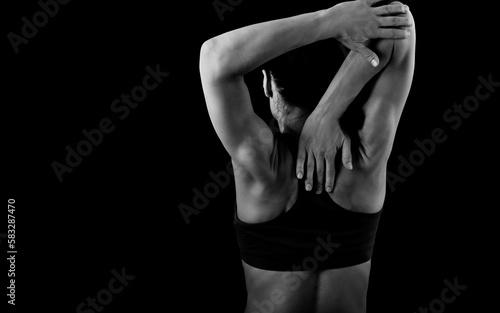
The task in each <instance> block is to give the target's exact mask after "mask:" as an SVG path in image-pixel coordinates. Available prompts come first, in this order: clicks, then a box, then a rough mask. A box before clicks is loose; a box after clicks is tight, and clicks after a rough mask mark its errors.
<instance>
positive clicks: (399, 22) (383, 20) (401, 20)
mask: <svg viewBox="0 0 500 313" xmlns="http://www.w3.org/2000/svg"><path fill="white" fill-rule="evenodd" d="M378 22H379V25H380V26H382V27H410V26H412V21H411V19H410V18H409V17H406V16H384V17H380V18H378Z"/></svg>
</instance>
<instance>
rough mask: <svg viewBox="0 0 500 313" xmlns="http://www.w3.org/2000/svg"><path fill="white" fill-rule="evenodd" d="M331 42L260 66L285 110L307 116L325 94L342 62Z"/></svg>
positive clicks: (337, 50)
mask: <svg viewBox="0 0 500 313" xmlns="http://www.w3.org/2000/svg"><path fill="white" fill-rule="evenodd" d="M339 52H341V49H340V48H339V47H338V46H337V45H335V43H334V41H333V40H323V41H319V42H316V43H313V44H310V45H307V46H304V47H301V48H298V49H295V50H292V51H290V52H287V53H285V54H283V55H281V56H279V57H277V58H275V59H273V60H271V61H269V62H267V63H266V64H264V65H263V69H265V70H267V71H269V72H270V73H271V75H272V77H273V80H274V82H275V84H276V86H277V87H278V89H279V92H280V95H281V97H282V98H283V100H284V101H285V102H286V105H288V106H295V107H299V108H301V109H302V110H303V111H304V114H307V115H309V114H310V113H311V112H312V111H313V110H314V108H315V107H316V105H317V104H318V102H319V100H320V99H321V97H322V96H323V94H324V93H325V91H326V89H327V88H328V85H329V84H330V82H331V80H332V79H333V77H334V75H335V73H336V72H337V68H338V64H340V62H339V61H342V58H341V54H340V55H339Z"/></svg>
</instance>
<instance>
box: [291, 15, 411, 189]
mask: <svg viewBox="0 0 500 313" xmlns="http://www.w3.org/2000/svg"><path fill="white" fill-rule="evenodd" d="M404 16H405V17H406V18H408V20H409V22H408V25H407V26H405V29H408V31H410V32H411V33H413V32H414V27H413V17H412V16H411V13H410V12H409V10H408V11H407V13H405V14H404ZM410 39H411V40H410ZM410 39H405V40H402V41H399V40H396V41H394V40H382V41H380V40H374V41H367V42H366V43H365V44H366V45H367V46H368V47H370V48H371V49H372V50H374V51H375V52H377V54H379V56H380V66H378V67H376V68H373V67H371V66H369V65H367V64H366V62H365V61H364V59H363V58H362V57H361V56H360V55H359V54H358V53H354V52H351V53H349V55H348V56H347V58H346V59H345V61H344V63H343V64H342V66H341V67H340V69H339V71H338V72H337V74H336V75H335V77H334V78H333V80H332V82H331V83H330V86H329V87H328V89H327V91H326V92H325V94H324V96H323V97H322V99H321V100H320V102H319V104H318V106H317V107H316V109H315V110H314V112H313V113H311V115H310V116H309V118H308V119H307V121H306V123H305V124H304V127H303V130H302V133H301V137H300V141H299V150H298V156H297V176H298V177H299V178H302V177H303V176H306V182H305V186H306V189H307V190H312V189H313V185H314V189H315V190H316V192H317V193H320V192H321V191H322V189H323V185H324V186H325V190H326V191H327V192H331V191H333V187H334V181H335V174H336V173H335V157H336V154H337V151H338V150H339V149H342V163H343V165H344V167H345V168H347V169H349V170H352V169H353V165H352V157H351V151H350V148H351V147H350V138H349V137H348V136H347V134H345V133H344V132H343V131H342V129H341V128H340V124H339V120H340V118H341V117H342V115H343V114H344V112H345V111H346V109H347V108H348V106H349V105H350V104H351V103H352V101H353V100H354V99H355V98H356V96H357V95H358V94H359V93H360V92H361V90H362V89H363V88H364V87H365V85H366V84H367V83H368V82H369V81H371V80H372V79H373V78H374V77H375V76H376V75H377V74H379V73H380V72H381V71H382V70H384V69H385V68H386V66H387V64H388V63H389V61H390V60H391V59H394V58H397V57H399V56H400V55H401V54H402V53H401V51H400V50H402V48H401V47H402V46H408V43H409V42H413V41H414V38H413V37H412V38H410ZM395 46H397V47H398V49H397V50H398V54H397V55H396V56H394V55H393V51H394V50H395V49H396V47H395ZM397 61H398V60H392V63H395V62H397ZM392 67H394V64H393V66H392ZM399 69H401V67H398V70H399ZM387 71H388V70H387V69H386V72H387ZM390 71H391V73H393V75H389V77H390V79H391V82H390V83H386V84H385V85H384V87H383V88H382V87H380V86H381V84H382V82H384V81H387V80H388V78H387V76H388V75H387V74H386V75H384V76H383V77H382V78H380V79H379V80H378V84H377V86H379V87H378V88H374V90H373V95H372V98H374V97H375V96H378V97H379V98H383V99H384V100H383V101H382V102H383V105H384V106H385V107H387V110H389V109H390V107H391V106H393V104H394V103H396V105H394V106H397V107H398V108H401V107H402V105H404V102H405V101H406V96H407V93H408V91H409V83H406V84H404V82H406V81H407V80H408V78H407V77H409V75H407V74H405V75H403V74H400V75H399V76H398V75H397V73H396V71H395V70H393V69H392V68H391V70H390ZM405 73H406V72H405ZM381 90H383V91H384V93H385V94H384V95H383V96H381V95H380V92H381ZM396 111H397V112H396V113H398V114H400V113H401V112H400V111H401V109H398V110H396ZM396 115H397V114H396ZM383 122H385V121H381V122H380V123H382V124H383ZM380 128H381V127H378V129H380ZM373 129H375V128H373ZM376 135H377V134H373V136H376ZM368 137H371V136H368ZM368 137H367V138H368ZM305 164H306V165H307V166H306V167H305V168H304V165H305ZM314 174H316V180H315V181H314V179H313V178H314Z"/></svg>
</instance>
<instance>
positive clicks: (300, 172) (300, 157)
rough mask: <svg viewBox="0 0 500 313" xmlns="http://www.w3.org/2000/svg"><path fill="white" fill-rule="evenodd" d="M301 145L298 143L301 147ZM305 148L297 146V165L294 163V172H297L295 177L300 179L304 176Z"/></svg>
mask: <svg viewBox="0 0 500 313" xmlns="http://www.w3.org/2000/svg"><path fill="white" fill-rule="evenodd" d="M301 146H302V145H299V147H301ZM306 156H307V154H306V149H305V148H299V151H298V152H297V165H296V173H297V178H298V179H302V177H304V163H305V161H306Z"/></svg>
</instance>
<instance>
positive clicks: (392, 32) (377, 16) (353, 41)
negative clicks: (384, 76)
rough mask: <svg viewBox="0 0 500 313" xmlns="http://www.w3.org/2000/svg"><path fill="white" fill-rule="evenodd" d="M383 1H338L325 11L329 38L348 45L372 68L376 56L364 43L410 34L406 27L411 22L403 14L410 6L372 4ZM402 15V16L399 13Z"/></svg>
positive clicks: (375, 64) (398, 37)
mask: <svg viewBox="0 0 500 313" xmlns="http://www.w3.org/2000/svg"><path fill="white" fill-rule="evenodd" d="M380 1H382V0H356V1H349V2H342V3H339V4H337V5H335V6H333V7H332V8H330V9H328V10H327V19H328V20H329V22H327V24H328V26H327V27H329V31H330V32H333V34H332V36H331V37H334V38H335V39H337V40H338V41H339V42H340V43H342V44H343V45H344V46H346V47H347V48H349V49H351V50H353V51H355V52H358V53H360V54H361V55H363V56H364V57H365V58H366V60H367V61H368V62H369V63H370V64H371V65H372V66H374V67H377V66H378V64H379V62H380V61H379V58H378V56H377V55H376V54H375V53H374V52H373V51H371V50H370V49H368V48H367V47H366V46H365V45H364V44H363V43H364V42H366V41H367V40H369V39H375V38H385V39H404V38H408V37H409V36H410V32H409V31H408V30H407V29H406V28H407V27H410V26H411V25H412V21H411V19H410V18H409V17H408V16H407V15H405V14H406V13H407V12H408V11H409V8H408V6H406V5H404V4H402V3H401V2H393V3H391V4H389V5H384V6H380V7H375V8H374V7H372V5H374V4H376V3H378V2H380ZM400 15H402V16H400Z"/></svg>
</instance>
